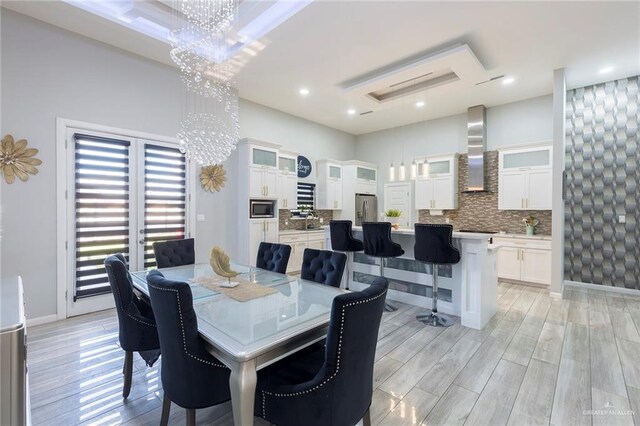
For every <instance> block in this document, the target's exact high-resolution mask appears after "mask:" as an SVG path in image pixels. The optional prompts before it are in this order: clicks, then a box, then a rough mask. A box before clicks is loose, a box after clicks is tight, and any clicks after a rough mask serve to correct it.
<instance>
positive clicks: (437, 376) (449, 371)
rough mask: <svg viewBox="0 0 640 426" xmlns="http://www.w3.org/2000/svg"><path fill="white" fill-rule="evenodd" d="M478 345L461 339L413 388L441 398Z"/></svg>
mask: <svg viewBox="0 0 640 426" xmlns="http://www.w3.org/2000/svg"><path fill="white" fill-rule="evenodd" d="M480 345H481V343H480V342H476V341H475V340H472V339H469V338H466V337H463V338H461V339H460V340H458V343H456V344H455V345H453V347H452V348H451V350H449V352H447V353H446V354H445V356H443V357H442V359H441V360H440V361H438V363H437V364H436V365H434V366H433V368H432V369H431V370H429V371H428V372H427V374H425V375H424V377H423V378H422V379H421V380H420V381H419V382H418V383H417V384H416V385H415V386H416V387H417V388H420V389H422V390H424V391H427V392H429V393H431V394H433V395H436V396H439V397H440V396H442V395H443V394H444V393H445V391H446V390H447V388H448V387H449V385H450V384H451V383H452V382H453V380H454V379H455V378H456V376H457V375H458V373H460V371H461V370H462V369H463V368H464V366H465V365H466V364H467V362H468V361H469V359H471V357H472V356H473V354H474V353H475V352H476V351H477V350H478V348H479V347H480Z"/></svg>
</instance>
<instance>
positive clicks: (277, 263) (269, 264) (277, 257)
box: [256, 242, 291, 274]
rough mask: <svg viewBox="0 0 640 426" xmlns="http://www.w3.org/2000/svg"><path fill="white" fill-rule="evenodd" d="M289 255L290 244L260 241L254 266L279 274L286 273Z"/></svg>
mask: <svg viewBox="0 0 640 426" xmlns="http://www.w3.org/2000/svg"><path fill="white" fill-rule="evenodd" d="M289 256H291V246H288V245H286V244H276V243H265V242H262V243H260V246H259V247H258V258H257V259H256V267H258V268H260V269H266V270H268V271H271V272H277V273H279V274H286V273H287V265H289Z"/></svg>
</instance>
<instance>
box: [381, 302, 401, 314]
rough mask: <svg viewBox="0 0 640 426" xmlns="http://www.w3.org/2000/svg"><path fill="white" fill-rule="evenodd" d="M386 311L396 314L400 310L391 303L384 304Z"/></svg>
mask: <svg viewBox="0 0 640 426" xmlns="http://www.w3.org/2000/svg"><path fill="white" fill-rule="evenodd" d="M384 310H385V311H386V312H395V311H397V310H398V307H397V306H393V305H392V304H391V303H388V302H384Z"/></svg>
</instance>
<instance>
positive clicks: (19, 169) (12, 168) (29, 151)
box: [0, 135, 42, 183]
mask: <svg viewBox="0 0 640 426" xmlns="http://www.w3.org/2000/svg"><path fill="white" fill-rule="evenodd" d="M37 153H38V150H37V149H35V148H27V140H26V139H20V140H19V141H18V142H14V140H13V136H11V135H6V136H5V137H4V138H2V144H1V145H0V174H1V175H2V176H4V180H5V181H6V182H7V183H13V182H14V181H15V180H16V176H18V178H19V179H20V180H21V181H23V182H26V181H27V179H29V175H35V174H37V173H38V169H37V168H36V166H39V165H40V164H42V161H41V160H39V159H37V158H34V155H36V154H37Z"/></svg>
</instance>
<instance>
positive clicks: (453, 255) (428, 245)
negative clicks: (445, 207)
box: [413, 223, 460, 327]
mask: <svg viewBox="0 0 640 426" xmlns="http://www.w3.org/2000/svg"><path fill="white" fill-rule="evenodd" d="M414 226H415V245H414V246H413V258H414V259H415V260H418V261H420V262H425V263H430V264H431V266H432V271H431V273H432V276H433V281H432V283H433V284H432V289H433V291H432V295H431V311H429V312H427V313H426V314H419V315H417V316H416V318H417V319H418V320H419V321H422V322H423V323H425V324H427V325H432V326H434V327H449V326H450V325H453V320H452V319H451V318H450V317H448V316H446V315H442V314H441V313H439V312H438V265H453V264H455V263H458V262H460V251H458V249H457V248H455V247H454V246H453V244H452V235H453V226H451V225H428V224H421V223H416V224H415V225H414Z"/></svg>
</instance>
